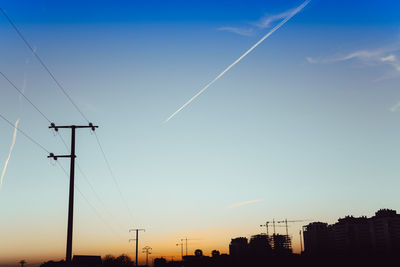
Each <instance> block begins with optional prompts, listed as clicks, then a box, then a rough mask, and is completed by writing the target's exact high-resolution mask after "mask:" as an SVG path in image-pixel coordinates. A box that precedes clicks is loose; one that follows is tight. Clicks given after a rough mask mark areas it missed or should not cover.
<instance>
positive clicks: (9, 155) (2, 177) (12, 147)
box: [0, 119, 19, 188]
mask: <svg viewBox="0 0 400 267" xmlns="http://www.w3.org/2000/svg"><path fill="white" fill-rule="evenodd" d="M18 123H19V119H18V120H17V121H16V122H15V125H14V134H13V139H12V143H11V147H10V151H9V152H8V157H7V160H6V163H5V164H4V168H3V171H2V173H1V178H0V188H1V186H2V185H3V179H4V175H5V174H6V170H7V165H8V161H9V160H10V157H11V153H12V151H13V149H14V145H15V139H16V138H17V129H18Z"/></svg>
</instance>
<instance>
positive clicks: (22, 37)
mask: <svg viewBox="0 0 400 267" xmlns="http://www.w3.org/2000/svg"><path fill="white" fill-rule="evenodd" d="M0 11H1V12H2V13H3V15H4V17H5V18H6V19H7V20H8V22H9V23H10V24H11V26H12V27H13V28H14V30H15V31H16V32H17V34H18V35H19V37H20V38H21V39H22V41H24V43H25V44H26V46H27V47H28V48H29V50H30V51H31V52H32V54H33V55H34V56H35V57H36V59H37V60H38V61H39V62H40V64H41V65H42V67H43V68H44V69H45V70H46V72H47V73H48V74H49V75H50V77H51V78H52V79H53V81H54V82H55V83H56V84H57V86H58V87H59V88H60V89H61V91H62V92H63V93H64V95H65V96H66V97H67V98H68V100H69V101H70V102H71V104H72V105H73V106H74V107H75V109H76V110H77V111H78V112H79V113H80V114H81V115H82V117H83V118H84V119H85V120H86V121H87V122H89V120H88V119H87V117H86V116H85V114H83V112H82V110H81V109H80V108H79V107H78V105H77V104H76V103H75V101H74V100H73V99H72V98H71V96H70V95H69V94H68V93H67V91H66V90H65V89H64V87H63V86H62V85H61V83H60V82H59V81H58V80H57V79H56V77H55V76H54V74H53V73H52V72H51V71H50V69H49V68H48V67H47V65H46V64H45V63H44V61H43V60H42V59H41V58H40V57H39V55H38V54H37V53H36V51H35V49H33V48H32V46H31V45H30V43H29V42H28V41H27V40H26V38H25V37H24V36H23V35H22V33H21V31H20V30H19V29H18V28H17V26H16V25H15V24H14V22H13V21H12V20H11V18H10V17H9V16H8V15H7V13H6V12H5V11H4V10H3V9H2V8H0Z"/></svg>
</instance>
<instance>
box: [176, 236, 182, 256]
mask: <svg viewBox="0 0 400 267" xmlns="http://www.w3.org/2000/svg"><path fill="white" fill-rule="evenodd" d="M176 245H177V246H179V245H180V246H181V259H182V260H183V242H182V239H181V243H178V244H176Z"/></svg>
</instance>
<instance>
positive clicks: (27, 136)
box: [0, 114, 50, 154]
mask: <svg viewBox="0 0 400 267" xmlns="http://www.w3.org/2000/svg"><path fill="white" fill-rule="evenodd" d="M0 118H2V119H3V120H4V121H5V122H7V123H8V124H10V125H11V126H12V127H13V128H14V129H17V131H18V132H20V133H21V134H23V135H24V136H25V137H26V138H28V139H29V140H30V141H31V142H32V143H34V144H35V145H37V146H38V147H40V148H41V149H42V150H44V151H45V152H47V153H48V154H50V152H49V151H48V150H47V149H46V148H44V146H42V145H41V144H40V143H39V142H37V141H36V140H35V139H33V138H32V137H30V136H29V135H28V134H27V133H25V132H24V131H22V130H21V129H20V128H18V127H15V125H14V124H13V123H12V122H11V121H9V120H8V119H6V118H5V117H4V116H3V115H1V114H0Z"/></svg>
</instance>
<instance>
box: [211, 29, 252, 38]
mask: <svg viewBox="0 0 400 267" xmlns="http://www.w3.org/2000/svg"><path fill="white" fill-rule="evenodd" d="M217 30H218V31H227V32H232V33H236V34H239V35H243V36H251V35H253V34H254V29H253V28H238V27H220V28H218V29H217Z"/></svg>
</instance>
